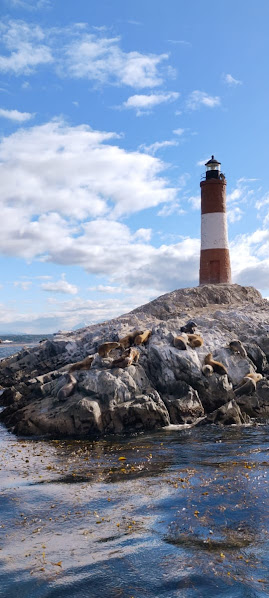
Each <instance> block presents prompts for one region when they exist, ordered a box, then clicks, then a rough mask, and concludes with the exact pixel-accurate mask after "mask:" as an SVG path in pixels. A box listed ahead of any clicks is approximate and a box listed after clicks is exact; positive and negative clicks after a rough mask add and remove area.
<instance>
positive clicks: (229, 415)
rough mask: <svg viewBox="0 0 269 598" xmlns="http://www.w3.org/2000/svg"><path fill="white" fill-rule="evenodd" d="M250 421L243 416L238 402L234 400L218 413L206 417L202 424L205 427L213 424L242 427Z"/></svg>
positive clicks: (217, 410)
mask: <svg viewBox="0 0 269 598" xmlns="http://www.w3.org/2000/svg"><path fill="white" fill-rule="evenodd" d="M248 421H249V418H248V416H247V415H245V414H243V413H242V412H241V410H240V407H239V405H238V404H237V403H236V401H234V400H232V401H229V403H226V404H225V405H222V407H219V408H218V409H216V411H213V412H212V413H210V414H209V415H208V416H207V417H206V419H204V420H203V422H201V424H203V425H204V424H209V423H211V424H217V425H222V426H230V425H232V424H235V425H237V426H240V425H241V424H244V423H247V422H248Z"/></svg>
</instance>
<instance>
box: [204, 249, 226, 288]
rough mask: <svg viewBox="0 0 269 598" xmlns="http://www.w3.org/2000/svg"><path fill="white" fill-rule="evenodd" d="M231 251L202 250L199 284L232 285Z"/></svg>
mask: <svg viewBox="0 0 269 598" xmlns="http://www.w3.org/2000/svg"><path fill="white" fill-rule="evenodd" d="M231 281H232V280H231V264H230V254H229V249H202V250H201V256H200V281H199V284H218V283H225V282H227V283H231Z"/></svg>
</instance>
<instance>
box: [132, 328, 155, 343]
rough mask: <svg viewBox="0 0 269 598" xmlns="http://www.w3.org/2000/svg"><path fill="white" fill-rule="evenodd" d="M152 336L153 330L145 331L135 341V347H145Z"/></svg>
mask: <svg viewBox="0 0 269 598" xmlns="http://www.w3.org/2000/svg"><path fill="white" fill-rule="evenodd" d="M150 335H151V330H145V331H144V332H142V334H137V336H136V337H135V339H134V345H144V344H145V343H146V342H147V341H148V340H149V337H150Z"/></svg>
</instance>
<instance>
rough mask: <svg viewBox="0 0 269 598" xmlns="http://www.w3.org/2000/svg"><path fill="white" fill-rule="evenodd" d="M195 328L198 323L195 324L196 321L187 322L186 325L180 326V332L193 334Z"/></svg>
mask: <svg viewBox="0 0 269 598" xmlns="http://www.w3.org/2000/svg"><path fill="white" fill-rule="evenodd" d="M195 328H197V324H195V322H192V321H191V322H187V324H185V326H181V328H180V332H186V333H189V334H193V333H194V331H195Z"/></svg>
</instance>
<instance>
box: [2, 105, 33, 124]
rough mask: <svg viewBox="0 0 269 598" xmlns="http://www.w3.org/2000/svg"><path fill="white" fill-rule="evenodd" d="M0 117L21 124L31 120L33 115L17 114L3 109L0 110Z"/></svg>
mask: <svg viewBox="0 0 269 598" xmlns="http://www.w3.org/2000/svg"><path fill="white" fill-rule="evenodd" d="M0 117H2V118H7V119H8V120H14V121H16V122H21V123H22V122H25V121H27V120H30V118H33V117H34V114H31V113H30V112H19V111H18V110H5V109H4V108H0Z"/></svg>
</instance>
